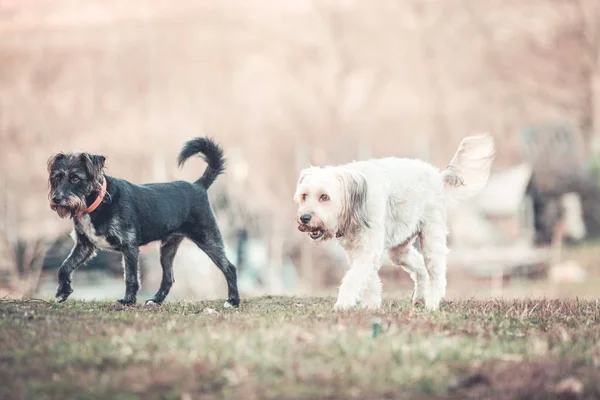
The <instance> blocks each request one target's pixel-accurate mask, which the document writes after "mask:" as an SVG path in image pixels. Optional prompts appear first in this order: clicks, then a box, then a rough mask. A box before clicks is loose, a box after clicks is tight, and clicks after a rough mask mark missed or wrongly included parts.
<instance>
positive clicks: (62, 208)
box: [50, 196, 87, 218]
mask: <svg viewBox="0 0 600 400" xmlns="http://www.w3.org/2000/svg"><path fill="white" fill-rule="evenodd" d="M86 208H87V207H86V203H85V200H84V199H82V198H80V197H76V196H70V197H67V199H66V200H64V201H63V202H62V203H61V204H54V203H51V204H50V209H51V210H52V211H55V212H56V213H57V214H58V216H59V217H61V218H67V217H73V216H76V215H81V214H82V213H83V212H84V211H85V209H86Z"/></svg>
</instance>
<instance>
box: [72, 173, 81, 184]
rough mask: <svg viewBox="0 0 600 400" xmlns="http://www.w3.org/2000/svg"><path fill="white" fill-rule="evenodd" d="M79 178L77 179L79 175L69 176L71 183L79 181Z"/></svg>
mask: <svg viewBox="0 0 600 400" xmlns="http://www.w3.org/2000/svg"><path fill="white" fill-rule="evenodd" d="M80 180H81V179H79V177H78V176H75V175H73V176H72V177H71V183H79V181H80Z"/></svg>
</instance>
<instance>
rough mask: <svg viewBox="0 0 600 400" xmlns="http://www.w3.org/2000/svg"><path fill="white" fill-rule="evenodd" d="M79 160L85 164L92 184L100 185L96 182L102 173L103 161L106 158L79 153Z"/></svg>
mask: <svg viewBox="0 0 600 400" xmlns="http://www.w3.org/2000/svg"><path fill="white" fill-rule="evenodd" d="M81 158H82V159H83V162H84V163H85V168H86V170H87V173H88V175H89V177H90V179H91V180H92V182H95V183H97V184H98V185H99V184H100V183H99V182H98V180H99V178H100V175H102V172H103V171H104V161H105V160H106V158H105V157H104V156H97V155H95V154H89V153H81Z"/></svg>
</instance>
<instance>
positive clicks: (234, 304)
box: [223, 298, 240, 308]
mask: <svg viewBox="0 0 600 400" xmlns="http://www.w3.org/2000/svg"><path fill="white" fill-rule="evenodd" d="M239 306H240V299H231V298H230V299H227V301H226V302H225V304H223V308H238V307H239Z"/></svg>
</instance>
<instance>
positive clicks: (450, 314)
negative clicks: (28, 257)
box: [0, 297, 600, 399]
mask: <svg viewBox="0 0 600 400" xmlns="http://www.w3.org/2000/svg"><path fill="white" fill-rule="evenodd" d="M333 302H334V299H333V298H328V297H325V298H316V297H312V298H300V297H260V298H254V299H248V300H245V301H244V302H243V304H242V306H241V307H240V308H239V309H238V310H224V309H222V308H221V307H220V302H168V303H165V305H163V306H161V307H153V308H146V307H143V306H136V307H128V308H123V307H122V306H117V305H115V304H114V303H110V302H81V301H68V302H67V303H63V304H55V303H53V302H46V301H43V300H24V301H14V300H10V301H9V300H3V301H1V302H0V337H1V338H2V340H0V382H2V385H0V397H1V398H6V399H66V398H78V399H104V398H107V399H108V398H110V399H135V398H151V399H196V398H203V399H212V398H214V399H217V398H244V399H254V398H256V399H258V398H261V399H262V398H267V399H302V398H306V399H308V398H310V399H342V398H359V399H409V398H410V399H431V398H442V399H487V398H489V399H492V398H493V399H548V398H587V399H595V398H599V397H600V372H599V369H598V367H599V366H600V325H599V324H598V323H599V322H600V308H599V303H598V301H586V300H566V301H563V300H514V301H500V300H492V301H475V300H471V301H459V302H447V303H445V304H444V305H443V307H442V308H441V309H440V310H439V311H437V312H434V313H428V312H426V311H424V310H422V309H415V308H413V307H412V306H411V305H410V304H409V302H408V301H390V300H388V301H384V308H383V310H381V311H380V312H378V313H371V312H364V311H354V312H347V313H334V312H332V311H331V307H332V305H333Z"/></svg>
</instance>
